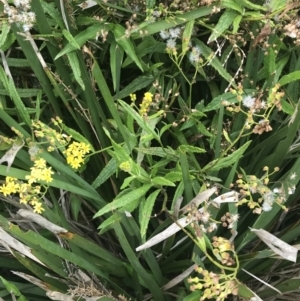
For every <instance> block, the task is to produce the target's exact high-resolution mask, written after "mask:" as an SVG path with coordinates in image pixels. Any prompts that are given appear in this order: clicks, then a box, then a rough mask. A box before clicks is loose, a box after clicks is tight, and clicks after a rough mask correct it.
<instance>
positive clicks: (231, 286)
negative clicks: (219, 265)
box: [187, 266, 238, 301]
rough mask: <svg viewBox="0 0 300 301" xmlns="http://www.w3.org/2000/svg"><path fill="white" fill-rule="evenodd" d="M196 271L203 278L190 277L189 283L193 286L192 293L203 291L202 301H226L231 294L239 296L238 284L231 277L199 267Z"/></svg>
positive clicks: (191, 287)
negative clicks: (214, 300) (211, 300)
mask: <svg viewBox="0 0 300 301" xmlns="http://www.w3.org/2000/svg"><path fill="white" fill-rule="evenodd" d="M195 270H196V272H198V273H199V274H200V275H201V276H202V277H201V278H199V277H194V278H192V277H190V278H188V280H187V281H188V283H191V284H192V285H191V286H190V290H191V291H195V290H201V291H202V292H203V295H202V297H201V298H200V301H203V300H206V299H212V298H214V299H216V301H224V300H225V299H226V298H227V296H228V295H229V294H233V295H237V294H238V283H237V282H236V280H235V279H234V278H233V277H230V275H226V274H225V273H223V274H216V273H213V272H209V271H207V270H204V269H203V268H201V267H197V266H196V267H195Z"/></svg>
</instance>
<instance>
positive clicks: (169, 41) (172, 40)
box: [167, 39, 176, 49]
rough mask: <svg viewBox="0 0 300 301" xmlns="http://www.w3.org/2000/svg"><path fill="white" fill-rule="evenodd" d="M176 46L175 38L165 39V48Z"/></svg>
mask: <svg viewBox="0 0 300 301" xmlns="http://www.w3.org/2000/svg"><path fill="white" fill-rule="evenodd" d="M175 47H176V41H175V39H169V40H168V41H167V48H171V49H172V48H175Z"/></svg>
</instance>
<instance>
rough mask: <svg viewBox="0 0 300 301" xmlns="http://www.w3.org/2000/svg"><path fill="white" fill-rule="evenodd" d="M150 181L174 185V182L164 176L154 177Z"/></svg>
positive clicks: (161, 184) (163, 184) (157, 183)
mask: <svg viewBox="0 0 300 301" xmlns="http://www.w3.org/2000/svg"><path fill="white" fill-rule="evenodd" d="M151 183H153V184H155V185H159V186H173V187H174V186H175V184H174V183H173V182H171V181H169V180H167V179H165V178H164V177H155V178H153V179H151Z"/></svg>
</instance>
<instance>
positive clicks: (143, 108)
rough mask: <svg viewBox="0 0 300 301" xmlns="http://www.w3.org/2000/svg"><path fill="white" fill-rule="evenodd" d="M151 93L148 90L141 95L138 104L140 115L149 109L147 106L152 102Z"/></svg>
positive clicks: (143, 114) (145, 113)
mask: <svg viewBox="0 0 300 301" xmlns="http://www.w3.org/2000/svg"><path fill="white" fill-rule="evenodd" d="M152 98H153V94H152V93H150V92H146V93H145V94H144V97H143V101H142V103H141V104H140V115H141V116H145V115H147V112H148V110H149V106H150V105H151V103H152Z"/></svg>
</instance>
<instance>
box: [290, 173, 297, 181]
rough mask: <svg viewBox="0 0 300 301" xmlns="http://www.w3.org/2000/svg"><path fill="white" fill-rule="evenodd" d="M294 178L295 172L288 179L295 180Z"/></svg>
mask: <svg viewBox="0 0 300 301" xmlns="http://www.w3.org/2000/svg"><path fill="white" fill-rule="evenodd" d="M296 177H297V174H296V173H295V172H293V173H292V174H291V175H290V179H291V180H294V179H296Z"/></svg>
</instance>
